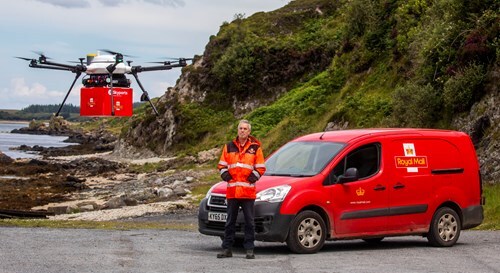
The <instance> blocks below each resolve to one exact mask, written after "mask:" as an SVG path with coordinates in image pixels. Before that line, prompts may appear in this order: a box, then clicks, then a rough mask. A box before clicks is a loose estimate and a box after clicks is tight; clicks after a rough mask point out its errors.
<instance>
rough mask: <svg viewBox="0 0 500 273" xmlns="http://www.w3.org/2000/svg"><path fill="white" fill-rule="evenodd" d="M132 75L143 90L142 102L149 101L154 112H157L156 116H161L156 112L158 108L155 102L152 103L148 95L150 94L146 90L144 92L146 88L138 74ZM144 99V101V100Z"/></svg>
mask: <svg viewBox="0 0 500 273" xmlns="http://www.w3.org/2000/svg"><path fill="white" fill-rule="evenodd" d="M132 75H134V78H135V80H136V81H137V84H138V85H139V87H140V88H141V90H142V93H143V94H142V96H141V100H147V101H149V104H150V105H151V107H152V108H153V111H154V112H155V114H156V115H157V116H159V115H160V114H158V111H157V110H156V107H155V106H154V104H153V102H152V101H151V99H150V98H149V95H148V92H147V91H146V90H144V87H143V86H142V84H141V81H140V80H139V77H138V76H137V73H132ZM142 98H144V99H142Z"/></svg>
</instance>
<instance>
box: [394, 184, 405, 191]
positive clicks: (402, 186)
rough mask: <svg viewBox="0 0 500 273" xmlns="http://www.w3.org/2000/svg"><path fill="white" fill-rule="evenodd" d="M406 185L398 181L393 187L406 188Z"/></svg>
mask: <svg viewBox="0 0 500 273" xmlns="http://www.w3.org/2000/svg"><path fill="white" fill-rule="evenodd" d="M404 187H405V185H403V184H401V183H397V184H396V185H394V186H393V188H394V189H396V190H397V189H402V188H404Z"/></svg>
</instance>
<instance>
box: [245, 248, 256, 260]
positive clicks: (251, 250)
mask: <svg viewBox="0 0 500 273" xmlns="http://www.w3.org/2000/svg"><path fill="white" fill-rule="evenodd" d="M246 258H247V259H255V255H254V254H253V249H247V256H246Z"/></svg>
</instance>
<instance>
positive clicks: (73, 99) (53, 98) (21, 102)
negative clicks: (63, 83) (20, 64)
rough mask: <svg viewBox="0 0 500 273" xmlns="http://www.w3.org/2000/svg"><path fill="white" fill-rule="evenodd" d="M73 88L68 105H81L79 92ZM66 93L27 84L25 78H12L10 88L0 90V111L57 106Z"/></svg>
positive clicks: (38, 84) (39, 85) (34, 84)
mask: <svg viewBox="0 0 500 273" xmlns="http://www.w3.org/2000/svg"><path fill="white" fill-rule="evenodd" d="M80 87H81V85H80V86H77V87H75V88H73V91H72V92H71V95H70V96H69V98H68V101H67V103H72V104H77V103H79V97H80V96H79V92H75V91H76V90H75V89H79V88H80ZM64 95H65V92H63V91H57V90H48V89H47V87H45V86H44V85H42V84H40V83H32V84H28V83H26V81H25V79H24V78H12V79H11V81H10V87H9V88H4V89H1V90H0V96H1V97H2V101H1V102H0V109H21V108H24V107H27V106H29V105H31V104H57V103H60V102H62V100H63V98H64Z"/></svg>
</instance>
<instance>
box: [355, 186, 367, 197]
mask: <svg viewBox="0 0 500 273" xmlns="http://www.w3.org/2000/svg"><path fill="white" fill-rule="evenodd" d="M356 195H357V196H363V195H365V190H364V189H362V188H361V187H359V188H358V189H357V190H356Z"/></svg>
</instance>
